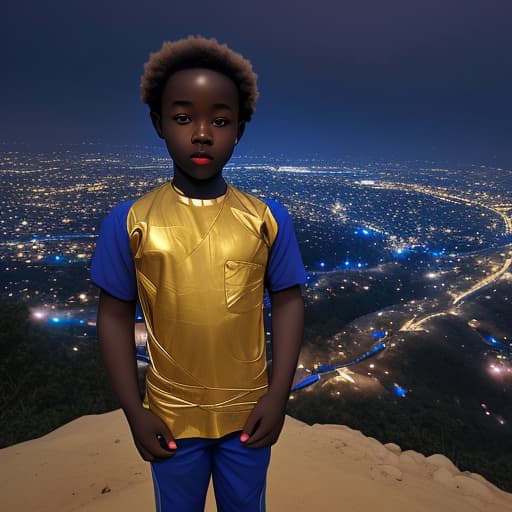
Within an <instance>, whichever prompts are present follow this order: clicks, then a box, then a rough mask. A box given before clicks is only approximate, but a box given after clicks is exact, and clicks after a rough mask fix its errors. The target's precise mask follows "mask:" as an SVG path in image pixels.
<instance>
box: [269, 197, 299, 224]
mask: <svg viewBox="0 0 512 512" xmlns="http://www.w3.org/2000/svg"><path fill="white" fill-rule="evenodd" d="M262 201H263V202H264V203H265V204H266V205H267V206H268V209H269V210H270V212H271V213H272V216H273V217H274V219H275V220H276V222H277V224H278V225H283V224H288V223H291V220H292V218H291V215H290V213H289V211H288V209H287V208H286V206H284V205H283V204H282V203H280V202H279V201H277V200H276V199H271V198H263V199H262Z"/></svg>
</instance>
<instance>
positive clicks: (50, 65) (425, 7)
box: [0, 0, 512, 167]
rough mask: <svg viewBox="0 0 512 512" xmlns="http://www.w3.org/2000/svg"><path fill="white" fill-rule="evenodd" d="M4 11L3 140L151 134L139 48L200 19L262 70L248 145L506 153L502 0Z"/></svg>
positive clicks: (277, 149) (511, 7)
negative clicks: (141, 84)
mask: <svg viewBox="0 0 512 512" xmlns="http://www.w3.org/2000/svg"><path fill="white" fill-rule="evenodd" d="M0 18H1V21H0V39H1V43H2V85H1V87H2V94H1V96H0V102H1V111H2V116H1V121H0V141H2V142H12V141H22V142H26V143H28V144H29V145H33V146H37V147H42V148H53V147H54V146H55V145H56V144H58V143H77V142H81V141H84V140H88V141H102V142H107V143H113V144H129V145H132V144H156V145H159V144H160V143H161V142H160V140H159V139H158V138H157V137H156V135H155V134H154V133H153V129H152V126H151V124H150V120H149V115H148V112H147V107H146V106H145V105H143V104H142V103H141V102H140V100H139V80H140V75H141V73H142V67H143V63H144V62H145V61H146V60H147V57H148V55H149V53H150V52H151V51H155V50H157V49H158V48H159V47H160V46H161V43H162V41H164V40H173V39H178V38H180V37H185V36H187V35H188V34H202V35H204V36H207V37H216V38H217V39H218V40H219V41H220V42H222V43H227V44H228V45H229V46H231V47H232V48H233V49H235V50H236V51H239V52H240V53H242V54H243V55H244V56H246V57H247V58H249V59H250V60H251V61H252V63H253V66H254V69H255V71H256V72H257V73H258V75H259V89H260V94H261V95H260V98H259V101H258V105H257V112H256V114H255V116H254V119H253V121H252V122H251V123H250V124H249V125H248V127H247V131H246V135H245V136H244V138H243V139H242V141H241V143H240V145H239V147H238V151H239V152H241V153H248V152H253V153H274V154H276V153H279V154H284V155H290V156H292V157H295V156H301V155H307V154H312V153H317V154H321V155H322V154H323V155H328V156H341V157H343V156H352V157H370V158H373V157H382V158H396V159H408V158H421V159H424V158H427V159H433V160H437V161H439V160H444V159H450V160H452V161H460V162H495V163H497V164H500V165H503V166H507V167H512V143H511V140H512V96H511V92H510V91H512V66H511V64H510V62H511V55H512V3H511V2H510V1H509V0H502V1H500V0H481V1H475V0H442V1H439V0H423V1H420V0H349V1H335V0H315V1H307V2H306V1H303V0H295V1H293V2H292V1H287V2H279V1H276V0H274V1H267V0H263V1H259V2H251V3H249V2H240V1H227V0H216V1H215V2H212V1H202V0H201V1H200V0H197V1H195V2H190V3H185V2H182V1H181V2H171V1H163V0H148V1H146V2H140V1H137V2H135V1H133V0H123V1H118V0H110V1H107V2H100V1H99V0H89V1H83V0H73V1H71V2H70V1H69V0H68V1H62V0H54V1H51V0H49V1H46V2H36V1H35V0H34V1H31V2H27V1H23V0H21V1H17V2H14V1H12V0H8V1H7V2H3V5H2V15H1V16H0ZM0 147H1V146H0ZM4 147H5V146H4Z"/></svg>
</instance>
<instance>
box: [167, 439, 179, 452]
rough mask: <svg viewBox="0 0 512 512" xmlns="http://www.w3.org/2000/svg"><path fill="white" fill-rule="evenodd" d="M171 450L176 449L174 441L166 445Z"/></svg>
mask: <svg viewBox="0 0 512 512" xmlns="http://www.w3.org/2000/svg"><path fill="white" fill-rule="evenodd" d="M167 446H168V447H169V448H170V449H171V450H176V448H178V446H177V445H176V443H175V442H174V441H169V443H168V445H167Z"/></svg>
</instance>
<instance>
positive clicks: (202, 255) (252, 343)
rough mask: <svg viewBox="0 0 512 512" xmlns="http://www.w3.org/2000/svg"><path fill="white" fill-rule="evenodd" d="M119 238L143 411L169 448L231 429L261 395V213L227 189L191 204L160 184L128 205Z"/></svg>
mask: <svg viewBox="0 0 512 512" xmlns="http://www.w3.org/2000/svg"><path fill="white" fill-rule="evenodd" d="M127 229H128V233H129V236H130V247H131V251H132V255H133V258H134V262H135V270H136V277H137V287H138V295H139V300H140V303H141V306H142V310H143V313H144V318H145V321H146V327H147V331H148V352H149V357H150V359H151V365H150V367H149V369H148V373H147V377H146V383H147V386H146V394H145V397H144V402H143V405H144V407H147V408H149V409H151V410H152V411H154V412H155V413H156V414H157V415H158V416H160V417H161V418H162V419H163V420H164V421H165V423H166V424H167V426H168V427H169V429H170V430H171V432H172V434H173V436H174V437H175V438H177V439H180V438H186V437H203V438H219V437H222V436H224V435H226V434H228V433H231V432H234V431H237V430H241V429H242V428H243V426H244V424H245V422H246V420H247V418H248V416H249V413H250V412H251V410H252V409H253V408H254V405H255V404H256V402H257V401H258V399H259V398H260V397H261V396H262V395H264V394H265V393H266V391H267V389H268V379H267V365H266V353H265V352H266V351H265V333H264V326H263V291H264V276H265V269H266V264H267V260H268V256H269V251H270V248H271V246H272V244H273V242H274V240H275V238H276V236H277V229H278V227H277V222H276V220H275V218H274V216H273V215H272V212H271V210H270V208H269V207H268V206H267V205H266V204H265V203H264V202H263V201H261V200H260V199H258V198H256V197H253V196H251V195H250V194H246V193H244V192H242V191H240V190H238V189H237V188H235V187H233V186H231V185H228V187H227V191H226V193H225V194H224V195H223V196H220V197H217V198H215V199H192V198H189V197H186V196H184V195H183V194H181V193H179V192H178V191H177V190H176V189H175V188H174V187H173V185H172V183H170V182H168V183H165V184H164V185H162V186H160V187H158V188H157V189H155V190H153V191H151V192H149V193H148V194H146V195H145V196H143V197H142V198H140V199H139V200H137V201H136V202H135V203H134V204H133V205H132V206H131V208H130V210H129V212H128V217H127Z"/></svg>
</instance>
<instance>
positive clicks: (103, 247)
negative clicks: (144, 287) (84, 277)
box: [91, 200, 138, 301]
mask: <svg viewBox="0 0 512 512" xmlns="http://www.w3.org/2000/svg"><path fill="white" fill-rule="evenodd" d="M133 202H134V201H133V200H132V201H126V202H124V203H121V204H120V205H118V206H116V207H115V208H114V209H113V210H112V211H111V212H110V213H109V215H108V216H107V217H106V218H105V219H104V221H103V223H102V225H101V230H100V235H99V237H98V240H97V242H96V249H95V251H94V255H93V257H92V263H91V280H92V282H93V283H94V284H95V285H96V286H99V287H100V288H101V289H103V290H105V291H106V292H107V293H109V294H110V295H113V296H114V297H116V298H118V299H121V300H127V301H132V300H136V299H137V296H138V294H137V281H136V278H135V266H134V263H133V258H132V253H131V250H130V240H129V237H128V231H127V228H126V217H127V215H128V211H129V209H130V207H131V205H132V204H133Z"/></svg>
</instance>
